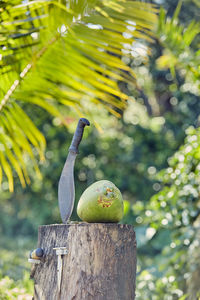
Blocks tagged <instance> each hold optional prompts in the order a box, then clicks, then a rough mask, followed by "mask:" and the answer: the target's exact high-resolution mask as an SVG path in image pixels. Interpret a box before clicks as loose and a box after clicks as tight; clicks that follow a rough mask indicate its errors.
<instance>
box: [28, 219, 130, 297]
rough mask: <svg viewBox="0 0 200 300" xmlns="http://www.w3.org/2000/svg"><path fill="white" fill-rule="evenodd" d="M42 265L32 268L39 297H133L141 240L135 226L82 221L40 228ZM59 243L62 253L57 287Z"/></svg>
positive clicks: (35, 288) (35, 291)
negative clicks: (137, 244)
mask: <svg viewBox="0 0 200 300" xmlns="http://www.w3.org/2000/svg"><path fill="white" fill-rule="evenodd" d="M38 247H41V248H43V250H44V257H43V259H42V261H41V263H40V264H35V265H33V267H32V271H31V278H34V281H35V287H34V300H134V298H135V276H136V241H135V233H134V230H133V227H132V226H131V225H122V224H105V223H92V224H88V223H79V224H67V225H63V224H61V225H45V226H41V227H39V234H38ZM55 247H67V251H68V253H67V254H66V255H63V256H62V280H61V285H60V292H59V288H58V277H57V263H58V256H57V255H56V251H55V250H54V249H53V248H55Z"/></svg>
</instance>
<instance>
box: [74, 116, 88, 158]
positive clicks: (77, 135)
mask: <svg viewBox="0 0 200 300" xmlns="http://www.w3.org/2000/svg"><path fill="white" fill-rule="evenodd" d="M85 126H90V122H89V121H88V120H87V119H85V118H81V119H80V120H79V122H78V125H77V128H76V131H75V133H74V136H73V139H72V143H71V146H70V148H69V151H70V152H73V153H78V146H79V144H80V142H81V140H82V137H83V131H84V128H85Z"/></svg>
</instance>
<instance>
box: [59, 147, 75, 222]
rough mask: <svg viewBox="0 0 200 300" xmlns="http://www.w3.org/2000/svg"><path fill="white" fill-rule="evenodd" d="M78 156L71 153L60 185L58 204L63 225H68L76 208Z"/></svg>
mask: <svg viewBox="0 0 200 300" xmlns="http://www.w3.org/2000/svg"><path fill="white" fill-rule="evenodd" d="M76 156H77V154H76V153H73V152H69V154H68V156H67V159H66V162H65V165H64V168H63V170H62V174H61V177H60V180H59V184H58V202H59V209H60V215H61V219H62V221H63V223H67V220H68V219H69V218H70V216H71V214H72V211H73V208H74V199H75V189H74V163H75V159H76Z"/></svg>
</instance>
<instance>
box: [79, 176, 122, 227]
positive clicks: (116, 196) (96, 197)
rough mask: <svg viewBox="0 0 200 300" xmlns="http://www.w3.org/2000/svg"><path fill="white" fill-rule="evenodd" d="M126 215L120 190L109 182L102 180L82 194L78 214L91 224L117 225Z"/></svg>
mask: <svg viewBox="0 0 200 300" xmlns="http://www.w3.org/2000/svg"><path fill="white" fill-rule="evenodd" d="M123 213H124V206H123V199H122V195H121V192H120V190H119V189H118V188H117V187H116V186H115V185H114V184H113V183H112V182H110V181H108V180H100V181H97V182H95V183H93V184H92V185H91V186H89V187H88V188H87V189H86V190H85V191H84V192H83V194H82V196H81V198H80V200H79V202H78V207H77V214H78V216H79V217H80V219H81V220H82V221H85V222H89V223H97V222H99V223H117V222H119V221H120V220H121V219H122V217H123Z"/></svg>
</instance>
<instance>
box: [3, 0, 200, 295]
mask: <svg viewBox="0 0 200 300" xmlns="http://www.w3.org/2000/svg"><path fill="white" fill-rule="evenodd" d="M149 2H151V3H154V4H156V5H157V7H158V8H159V11H158V24H157V26H155V28H154V37H153V40H151V41H145V42H143V43H142V44H141V43H139V42H138V44H136V45H135V48H134V51H135V53H134V55H133V57H131V56H129V57H127V56H124V57H123V56H122V60H123V61H124V62H125V63H126V64H127V65H129V67H131V68H132V69H133V71H134V73H135V78H136V84H135V86H134V87H133V86H131V85H130V84H129V83H125V82H122V81H118V85H119V87H120V90H121V91H122V92H123V93H125V94H127V95H128V96H129V100H128V104H127V106H126V108H125V109H123V110H122V109H117V110H116V112H117V113H118V115H119V116H120V117H116V116H114V115H113V114H111V113H110V112H108V111H107V110H106V108H104V107H101V110H99V109H98V108H97V107H96V105H95V104H92V103H91V104H90V111H91V113H92V117H93V120H95V121H96V122H97V124H99V125H100V126H101V128H99V127H98V126H95V124H94V122H92V120H91V123H92V124H91V126H90V128H89V129H87V130H86V131H85V133H84V139H83V141H82V143H81V147H80V154H79V155H78V158H77V161H76V165H75V186H76V203H77V201H78V200H79V198H80V196H81V194H82V193H83V191H84V190H85V189H86V188H87V187H88V186H89V185H90V184H92V183H93V182H95V181H97V180H101V179H108V180H110V181H112V182H113V183H115V184H116V186H117V187H118V188H119V189H120V190H121V192H122V194H123V199H124V204H125V215H124V218H123V220H122V223H127V224H132V225H133V226H134V228H135V231H136V235H137V248H138V268H137V297H136V299H137V300H146V299H149V300H150V299H153V300H161V299H163V300H174V299H175V300H176V299H179V300H184V299H192V300H197V299H200V298H199V297H200V288H199V276H200V254H199V241H200V230H199V226H200V217H199V214H200V198H199V195H200V175H199V174H200V130H199V129H198V127H199V125H200V101H199V94H200V91H199V85H200V81H199V80H200V69H199V58H200V52H199V43H200V36H199V31H200V29H199V28H200V26H199V25H200V24H199V20H200V19H199V18H200V4H199V1H198V0H196V1H195V0H193V1H192V0H185V1H182V2H178V1H176V0H165V1H164V0H163V1H162V0H157V1H149ZM181 4H182V5H181ZM177 7H178V8H177ZM87 105H88V104H87ZM23 108H24V109H25V111H26V113H27V114H28V115H29V116H30V117H31V119H32V120H33V121H34V123H35V124H36V126H37V127H38V128H39V130H40V131H41V132H42V133H43V135H44V136H45V138H46V142H47V145H46V152H45V160H44V161H41V162H40V163H39V168H40V171H41V174H42V178H41V177H38V176H37V173H36V172H35V170H34V169H33V166H32V165H31V164H32V162H31V161H30V162H29V164H28V171H29V174H30V178H31V182H30V184H29V185H28V186H26V187H25V188H22V186H21V184H20V181H19V179H18V177H17V174H15V173H14V180H15V188H14V192H13V193H10V192H9V183H8V181H7V180H6V178H5V179H4V180H3V183H2V187H1V191H0V220H1V221H0V223H1V225H0V236H1V238H0V278H1V279H0V299H2V300H3V299H31V294H32V291H33V286H32V285H33V283H32V282H31V281H30V280H29V273H30V265H28V263H27V258H28V253H29V251H30V250H31V249H33V248H36V246H37V230H38V226H39V225H43V224H54V223H61V219H60V215H59V210H58V201H57V188H58V181H59V177H60V174H61V170H62V168H63V165H64V162H65V159H66V156H67V151H68V147H69V145H70V142H71V139H72V135H73V133H74V130H75V127H76V124H77V119H78V118H77V116H76V115H75V113H74V112H73V111H72V110H70V109H69V108H68V107H64V108H62V112H63V114H64V116H65V122H66V124H67V128H66V127H65V126H63V125H62V122H61V121H60V119H59V118H58V117H55V116H51V115H50V114H49V113H48V112H47V111H45V110H43V109H42V108H40V107H36V106H34V105H33V104H30V103H29V104H27V103H24V104H23ZM88 118H89V117H88ZM72 220H78V217H77V214H76V207H75V209H74V212H73V215H72Z"/></svg>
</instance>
